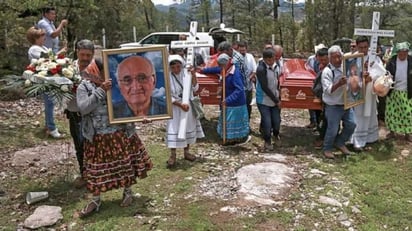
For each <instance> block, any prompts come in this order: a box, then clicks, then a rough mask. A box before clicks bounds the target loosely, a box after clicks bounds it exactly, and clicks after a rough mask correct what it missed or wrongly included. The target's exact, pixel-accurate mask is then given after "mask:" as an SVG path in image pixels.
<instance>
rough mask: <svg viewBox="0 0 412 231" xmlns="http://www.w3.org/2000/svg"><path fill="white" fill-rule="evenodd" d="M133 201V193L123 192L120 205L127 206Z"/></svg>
mask: <svg viewBox="0 0 412 231" xmlns="http://www.w3.org/2000/svg"><path fill="white" fill-rule="evenodd" d="M132 203H133V195H132V194H131V193H123V199H122V203H120V207H129V206H130V205H131V204H132Z"/></svg>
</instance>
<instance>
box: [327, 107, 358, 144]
mask: <svg viewBox="0 0 412 231" xmlns="http://www.w3.org/2000/svg"><path fill="white" fill-rule="evenodd" d="M325 117H326V118H325V119H326V121H327V124H328V126H327V128H326V134H325V139H324V141H323V150H324V151H330V150H332V149H333V148H334V146H336V147H342V146H344V145H345V142H346V141H348V140H349V138H350V137H351V136H352V134H353V132H354V131H355V127H356V123H355V115H354V113H353V109H352V108H350V109H347V110H344V108H343V105H327V104H326V105H325ZM340 121H342V130H341V132H340V133H339V131H338V130H339V127H340Z"/></svg>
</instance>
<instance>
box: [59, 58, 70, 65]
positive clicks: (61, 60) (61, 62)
mask: <svg viewBox="0 0 412 231" xmlns="http://www.w3.org/2000/svg"><path fill="white" fill-rule="evenodd" d="M56 63H57V64H60V65H65V64H66V63H67V61H66V59H56Z"/></svg>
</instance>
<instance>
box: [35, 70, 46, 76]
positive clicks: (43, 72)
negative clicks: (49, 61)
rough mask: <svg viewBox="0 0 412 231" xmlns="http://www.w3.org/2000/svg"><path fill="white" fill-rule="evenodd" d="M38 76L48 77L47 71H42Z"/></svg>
mask: <svg viewBox="0 0 412 231" xmlns="http://www.w3.org/2000/svg"><path fill="white" fill-rule="evenodd" d="M37 74H38V75H41V76H47V70H46V71H40V72H39V73H37Z"/></svg>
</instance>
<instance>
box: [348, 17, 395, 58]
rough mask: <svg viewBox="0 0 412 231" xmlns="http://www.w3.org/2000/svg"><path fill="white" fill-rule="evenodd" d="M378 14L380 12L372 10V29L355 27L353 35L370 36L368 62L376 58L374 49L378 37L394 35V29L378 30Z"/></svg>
mask: <svg viewBox="0 0 412 231" xmlns="http://www.w3.org/2000/svg"><path fill="white" fill-rule="evenodd" d="M380 15H381V13H380V12H377V11H374V12H373V18H372V29H360V28H355V33H354V34H355V35H364V36H371V40H370V46H369V47H370V49H369V52H368V55H369V60H368V62H373V61H375V59H376V50H377V49H378V38H379V37H395V31H394V30H379V21H380ZM365 55H366V54H365Z"/></svg>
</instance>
